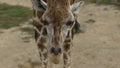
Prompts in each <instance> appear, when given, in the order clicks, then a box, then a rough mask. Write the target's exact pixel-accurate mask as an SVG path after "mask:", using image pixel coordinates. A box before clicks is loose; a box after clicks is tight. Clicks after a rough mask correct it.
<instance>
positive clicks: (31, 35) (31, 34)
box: [20, 27, 34, 43]
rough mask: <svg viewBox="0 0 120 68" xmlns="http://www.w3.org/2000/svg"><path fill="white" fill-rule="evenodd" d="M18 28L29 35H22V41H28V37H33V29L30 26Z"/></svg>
mask: <svg viewBox="0 0 120 68" xmlns="http://www.w3.org/2000/svg"><path fill="white" fill-rule="evenodd" d="M20 30H21V31H22V32H26V33H27V34H28V35H29V36H26V37H23V38H22V39H23V41H24V42H26V43H27V42H30V38H33V37H34V30H33V28H30V27H24V28H20Z"/></svg>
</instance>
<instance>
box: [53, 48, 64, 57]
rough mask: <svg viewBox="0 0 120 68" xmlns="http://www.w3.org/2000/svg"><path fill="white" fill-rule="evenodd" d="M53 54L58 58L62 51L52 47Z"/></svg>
mask: <svg viewBox="0 0 120 68" xmlns="http://www.w3.org/2000/svg"><path fill="white" fill-rule="evenodd" d="M51 53H52V54H53V55H55V56H57V55H59V54H61V53H62V50H61V48H57V47H56V48H55V47H52V48H51Z"/></svg>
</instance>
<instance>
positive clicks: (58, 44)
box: [32, 0, 83, 63]
mask: <svg viewBox="0 0 120 68" xmlns="http://www.w3.org/2000/svg"><path fill="white" fill-rule="evenodd" d="M32 2H33V5H34V9H36V10H38V11H41V12H43V15H42V17H41V18H40V19H39V23H40V25H41V26H43V28H44V33H43V34H45V35H44V36H46V37H45V38H46V39H47V41H46V44H45V47H46V48H47V49H48V52H49V53H50V56H51V57H52V58H53V59H52V61H53V62H54V63H58V62H59V60H60V57H61V55H62V53H63V45H64V41H65V40H66V38H69V39H70V40H72V36H73V34H72V29H73V27H74V24H75V15H74V13H76V12H78V11H79V9H80V7H81V5H82V4H83V2H82V1H80V2H78V3H75V4H73V5H70V0H48V1H47V3H45V2H44V1H42V0H32ZM37 29H39V27H38V28H37Z"/></svg>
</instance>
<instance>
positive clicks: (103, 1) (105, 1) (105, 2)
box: [85, 0, 120, 9]
mask: <svg viewBox="0 0 120 68" xmlns="http://www.w3.org/2000/svg"><path fill="white" fill-rule="evenodd" d="M85 1H86V2H87V3H96V0H85ZM100 4H103V5H109V4H111V0H101V2H100ZM115 6H117V8H118V9H120V0H118V3H117V4H115Z"/></svg>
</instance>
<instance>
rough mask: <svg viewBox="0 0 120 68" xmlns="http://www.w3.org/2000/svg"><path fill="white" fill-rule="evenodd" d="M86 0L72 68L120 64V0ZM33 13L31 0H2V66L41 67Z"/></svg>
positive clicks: (117, 66)
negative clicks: (35, 38)
mask: <svg viewBox="0 0 120 68" xmlns="http://www.w3.org/2000/svg"><path fill="white" fill-rule="evenodd" d="M84 1H85V5H84V6H82V7H81V10H80V12H79V15H78V16H79V17H78V20H79V22H80V23H81V29H82V32H81V33H79V34H77V35H75V37H74V47H73V51H72V62H74V63H72V67H71V68H120V0H84ZM32 16H33V14H32V4H31V0H0V68H39V66H40V60H39V54H38V51H37V46H36V44H35V41H34V30H33V27H32V18H33V17H32ZM55 68H62V67H61V65H57V66H56V67H55Z"/></svg>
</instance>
